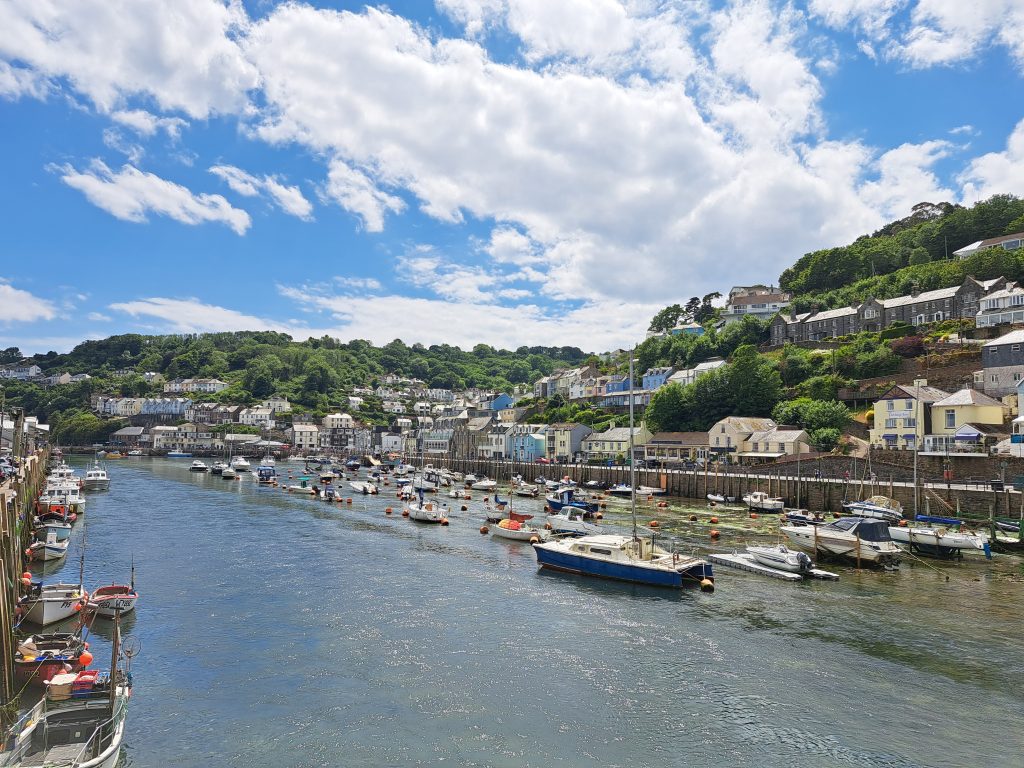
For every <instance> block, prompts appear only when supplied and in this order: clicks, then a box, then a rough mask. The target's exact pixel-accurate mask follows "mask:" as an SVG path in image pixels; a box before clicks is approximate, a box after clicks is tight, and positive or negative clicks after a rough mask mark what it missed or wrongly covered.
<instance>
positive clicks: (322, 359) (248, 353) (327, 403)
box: [4, 331, 593, 442]
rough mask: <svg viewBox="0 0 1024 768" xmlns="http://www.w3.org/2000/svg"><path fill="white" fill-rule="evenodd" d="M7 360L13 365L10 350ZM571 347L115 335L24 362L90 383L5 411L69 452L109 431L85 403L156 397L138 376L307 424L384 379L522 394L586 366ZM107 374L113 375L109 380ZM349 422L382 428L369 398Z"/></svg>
mask: <svg viewBox="0 0 1024 768" xmlns="http://www.w3.org/2000/svg"><path fill="white" fill-rule="evenodd" d="M4 353H5V354H6V355H7V356H8V357H14V358H16V359H21V356H20V353H18V351H17V350H15V349H10V350H4ZM591 359H593V358H589V357H588V356H587V355H586V354H584V352H583V351H582V350H580V349H579V348H577V347H525V346H524V347H519V348H518V349H516V350H514V351H511V350H504V349H495V348H493V347H491V346H488V345H486V344H478V345H476V346H475V347H473V349H472V350H470V351H465V350H462V349H460V348H459V347H454V346H451V345H448V344H438V345H431V346H429V347H428V346H424V345H422V344H413V345H407V344H405V343H404V342H402V341H401V340H400V339H395V340H394V341H392V342H390V343H389V344H386V345H384V346H382V347H376V346H374V345H373V344H371V343H370V342H368V341H364V340H361V339H356V340H354V341H349V342H341V341H339V340H337V339H334V338H331V337H327V336H325V337H323V338H319V339H309V340H307V341H301V342H298V341H294V340H292V338H291V337H290V336H288V335H287V334H283V333H275V332H272V331H256V332H251V331H240V332H235V333H210V334H195V335H176V336H145V335H140V334H124V335H119V336H111V337H110V338H107V339H102V340H98V341H86V342H83V343H82V344H79V345H78V346H76V347H75V348H74V349H73V350H71V351H70V352H68V353H67V354H57V353H55V352H49V353H47V354H45V355H37V356H35V357H33V358H29V360H30V361H31V362H34V363H36V364H37V365H39V366H40V367H41V368H42V369H43V371H44V373H47V374H49V373H57V372H65V371H66V372H69V373H72V374H74V373H88V374H89V375H91V376H92V377H93V378H92V379H90V380H88V381H83V382H79V383H76V384H69V385H62V386H56V387H52V388H49V389H44V388H42V387H40V386H38V385H36V384H34V383H27V382H10V383H9V384H8V385H7V398H8V402H9V403H10V404H11V405H15V406H20V407H23V408H24V409H25V411H26V413H28V414H30V415H36V416H39V417H40V419H41V420H43V421H45V422H47V423H50V424H51V426H52V427H53V428H55V432H54V434H55V437H56V438H57V439H60V440H62V441H64V442H69V441H70V438H71V433H70V432H68V431H67V430H68V428H70V426H71V425H74V427H75V429H74V437H75V439H76V440H78V439H81V438H83V437H85V436H87V435H88V434H93V433H92V432H90V430H94V434H95V439H97V440H99V439H102V437H104V436H105V435H104V430H109V428H110V426H111V424H112V422H110V421H109V420H100V419H96V418H95V416H93V415H92V414H91V413H90V412H89V405H90V403H89V401H90V397H91V396H92V395H93V394H94V393H99V392H103V393H109V394H115V395H121V396H134V397H144V396H156V395H159V394H161V393H162V390H163V385H162V384H149V383H147V382H146V381H145V380H144V379H143V377H142V374H143V373H146V372H156V373H160V374H162V375H163V376H164V378H165V379H168V380H169V379H174V378H196V377H202V378H218V379H221V380H223V381H226V382H227V383H228V384H229V386H228V388H227V389H225V390H223V391H221V392H218V393H217V394H212V395H206V394H203V395H197V396H193V397H200V398H201V399H202V400H204V401H216V402H222V403H229V404H238V405H251V404H253V403H255V402H257V401H259V400H262V399H264V398H266V397H269V396H270V395H273V394H280V395H284V396H285V397H287V398H288V399H289V400H290V401H291V402H292V403H294V404H295V405H296V406H297V407H298V408H301V409H304V410H307V411H309V412H311V413H313V414H314V415H316V414H320V415H322V414H324V413H328V412H330V411H332V410H337V409H338V408H346V407H347V396H348V395H349V394H351V393H352V390H353V389H354V388H356V387H364V386H371V387H372V386H376V385H377V384H378V383H379V382H380V381H381V379H382V378H383V377H384V376H385V375H386V374H396V375H399V376H403V377H408V378H417V379H421V380H423V381H424V382H425V383H426V386H428V387H432V388H441V389H452V390H462V389H465V388H467V387H478V388H482V389H494V390H510V389H511V388H512V387H513V386H514V385H516V384H529V383H531V382H533V381H535V380H536V379H538V378H540V377H541V376H545V375H547V374H549V373H551V372H552V371H554V370H555V369H557V368H562V367H570V366H577V365H582V364H583V363H584V362H586V361H588V360H591ZM115 374H116V375H115ZM366 401H367V402H366V407H365V409H364V411H362V412H359V413H358V414H357V415H358V416H359V417H360V418H362V419H363V420H365V421H368V422H370V423H379V424H383V423H386V422H387V420H388V419H389V418H390V416H389V415H387V414H385V413H384V411H383V404H382V403H381V401H380V399H379V398H376V397H367V398H366Z"/></svg>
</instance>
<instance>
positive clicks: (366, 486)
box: [349, 480, 377, 496]
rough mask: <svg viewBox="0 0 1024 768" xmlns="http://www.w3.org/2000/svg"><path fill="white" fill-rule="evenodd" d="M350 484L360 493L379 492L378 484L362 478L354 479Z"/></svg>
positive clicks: (370, 493)
mask: <svg viewBox="0 0 1024 768" xmlns="http://www.w3.org/2000/svg"><path fill="white" fill-rule="evenodd" d="M349 486H350V487H351V488H352V489H353V490H355V491H356V492H358V493H361V494H363V495H366V496H368V495H372V494H375V493H377V486H376V485H374V484H373V483H367V482H364V481H362V480H353V481H352V482H350V483H349Z"/></svg>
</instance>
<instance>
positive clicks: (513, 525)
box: [489, 512, 548, 541]
mask: <svg viewBox="0 0 1024 768" xmlns="http://www.w3.org/2000/svg"><path fill="white" fill-rule="evenodd" d="M532 519H533V515H523V514H520V513H518V512H509V513H508V517H506V518H503V519H502V520H500V521H498V522H497V523H494V524H492V525H490V526H489V528H490V531H491V534H492V535H494V536H497V537H498V538H501V539H509V540H510V541H533V540H536V541H544V540H545V539H547V538H548V532H547V531H546V530H544V529H543V528H535V527H534V526H532V525H530V520H532Z"/></svg>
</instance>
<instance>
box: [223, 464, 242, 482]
mask: <svg viewBox="0 0 1024 768" xmlns="http://www.w3.org/2000/svg"><path fill="white" fill-rule="evenodd" d="M220 476H221V477H223V478H224V479H225V480H234V479H235V478H236V477H238V472H236V471H235V468H234V467H224V468H223V469H222V470H221V471H220Z"/></svg>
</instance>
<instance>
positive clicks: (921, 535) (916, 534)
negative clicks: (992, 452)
mask: <svg viewBox="0 0 1024 768" xmlns="http://www.w3.org/2000/svg"><path fill="white" fill-rule="evenodd" d="M889 535H890V536H892V540H893V541H895V542H898V543H900V544H906V545H907V546H908V547H909V548H910V549H911V550H912V551H919V552H922V553H923V554H929V555H940V556H941V555H947V556H948V555H951V554H956V553H958V552H960V551H962V550H964V549H974V550H980V551H984V550H985V543H986V541H987V539H986V538H985V537H982V536H979V535H978V534H976V533H967V532H961V531H951V530H948V529H946V528H932V527H928V526H900V525H890V526H889Z"/></svg>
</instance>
